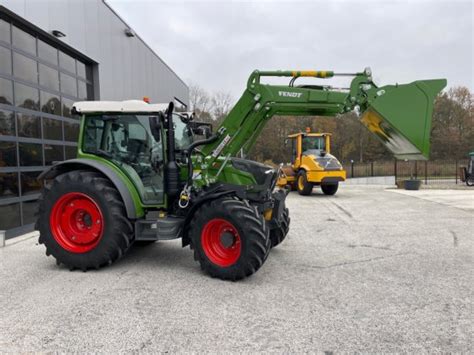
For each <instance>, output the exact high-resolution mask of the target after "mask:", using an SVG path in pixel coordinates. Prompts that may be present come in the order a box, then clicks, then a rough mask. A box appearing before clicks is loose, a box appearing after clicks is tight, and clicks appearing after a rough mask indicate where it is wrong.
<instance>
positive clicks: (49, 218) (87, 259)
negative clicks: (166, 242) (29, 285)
mask: <svg viewBox="0 0 474 355" xmlns="http://www.w3.org/2000/svg"><path fill="white" fill-rule="evenodd" d="M36 229H38V230H39V232H40V237H39V243H40V244H44V245H45V247H46V255H52V256H54V257H55V258H56V260H57V262H58V263H61V264H64V265H65V266H66V267H68V268H69V269H71V270H73V269H81V270H83V271H86V270H88V269H92V268H93V269H98V268H100V267H102V266H105V265H110V264H112V263H113V262H114V261H116V260H118V259H119V258H120V257H121V256H122V255H123V254H125V252H126V251H127V250H128V248H129V247H130V245H131V243H132V239H133V227H132V224H131V223H130V221H129V220H128V219H127V217H126V212H125V206H124V204H123V202H122V199H121V197H120V194H119V193H118V191H117V190H116V189H115V187H114V186H113V185H112V184H111V183H110V181H109V180H108V179H106V178H104V177H103V176H102V175H100V174H99V173H96V172H91V171H84V170H77V171H71V172H68V173H65V174H62V175H59V176H57V177H56V178H55V179H54V180H53V182H52V183H51V185H50V186H49V187H46V186H45V187H44V188H43V191H42V196H41V198H40V204H39V216H38V221H37V224H36Z"/></svg>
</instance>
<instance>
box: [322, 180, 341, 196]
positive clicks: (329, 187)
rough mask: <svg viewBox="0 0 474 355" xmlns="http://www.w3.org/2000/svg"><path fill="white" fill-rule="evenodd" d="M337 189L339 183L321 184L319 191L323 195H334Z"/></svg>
mask: <svg viewBox="0 0 474 355" xmlns="http://www.w3.org/2000/svg"><path fill="white" fill-rule="evenodd" d="M338 188H339V182H336V183H334V184H321V190H322V191H323V193H324V194H325V195H334V194H335V193H336V192H337V189H338Z"/></svg>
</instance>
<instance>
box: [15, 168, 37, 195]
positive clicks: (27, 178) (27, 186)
mask: <svg viewBox="0 0 474 355" xmlns="http://www.w3.org/2000/svg"><path fill="white" fill-rule="evenodd" d="M40 173H41V171H33V172H24V173H21V174H20V180H21V195H22V196H28V195H34V194H38V193H39V192H40V190H41V184H40V183H39V182H38V180H37V178H38V175H39V174H40Z"/></svg>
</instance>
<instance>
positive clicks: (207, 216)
mask: <svg viewBox="0 0 474 355" xmlns="http://www.w3.org/2000/svg"><path fill="white" fill-rule="evenodd" d="M189 230H190V240H191V249H194V259H195V260H197V261H199V263H200V265H201V269H202V270H204V271H205V272H206V273H208V274H209V275H211V276H212V277H217V278H220V279H222V280H233V281H236V280H240V279H243V278H244V277H247V276H250V275H252V274H253V273H255V272H256V271H257V270H258V269H260V267H261V266H262V265H263V263H264V262H265V260H266V258H267V256H268V253H269V251H270V238H269V233H268V229H267V227H266V224H265V220H264V218H263V216H262V215H259V214H258V212H257V210H256V209H255V208H253V207H252V206H250V204H249V203H248V202H247V201H242V200H237V199H231V198H223V199H217V200H213V201H210V202H208V203H205V204H204V205H203V206H201V207H200V208H199V210H198V211H197V212H196V214H195V215H194V217H193V220H192V221H191V224H190V226H189Z"/></svg>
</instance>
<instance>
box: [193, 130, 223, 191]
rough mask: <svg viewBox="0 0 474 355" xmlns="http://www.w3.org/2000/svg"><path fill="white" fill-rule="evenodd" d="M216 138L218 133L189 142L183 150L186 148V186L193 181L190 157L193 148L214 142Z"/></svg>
mask: <svg viewBox="0 0 474 355" xmlns="http://www.w3.org/2000/svg"><path fill="white" fill-rule="evenodd" d="M217 139H219V135H218V134H214V135H212V136H211V137H209V138H207V139H201V140H199V141H196V142H193V143H191V144H190V145H189V146H188V147H187V148H186V149H185V150H186V157H187V159H188V182H187V184H188V186H191V185H192V183H193V161H192V159H191V155H192V153H193V150H194V149H195V148H196V147H199V146H200V145H205V144H211V143H214V142H215V141H216V140H217Z"/></svg>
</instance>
